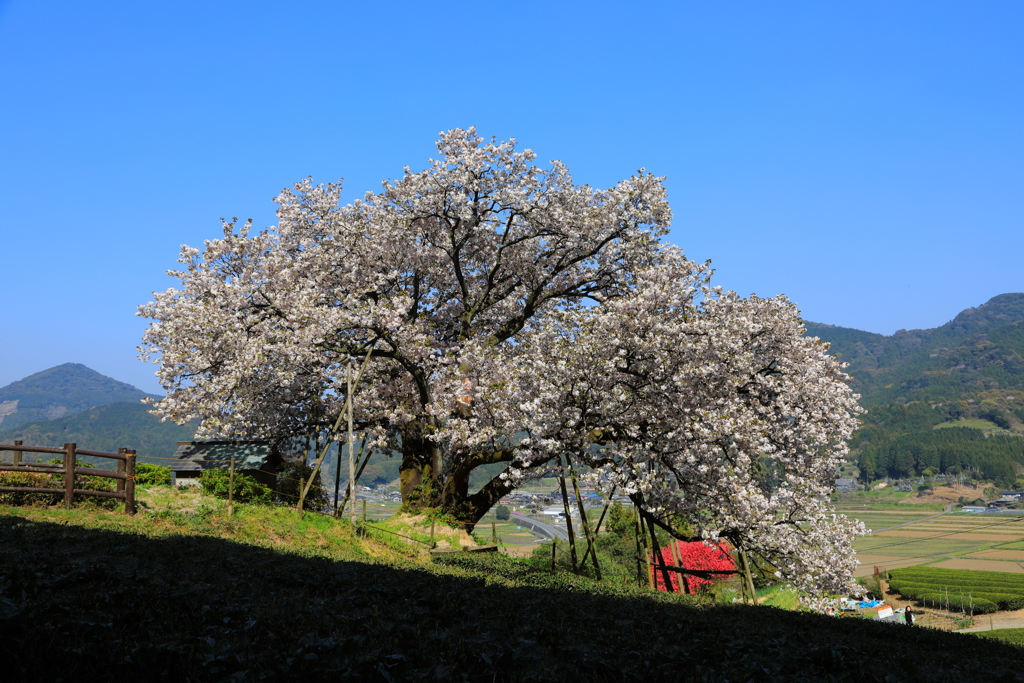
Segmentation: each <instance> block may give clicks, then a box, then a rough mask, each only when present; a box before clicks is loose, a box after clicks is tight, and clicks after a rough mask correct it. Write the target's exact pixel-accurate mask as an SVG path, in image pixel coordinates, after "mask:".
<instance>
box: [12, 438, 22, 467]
mask: <svg viewBox="0 0 1024 683" xmlns="http://www.w3.org/2000/svg"><path fill="white" fill-rule="evenodd" d="M14 445H15V446H20V445H22V444H21V442H20V441H15V442H14ZM14 464H15V465H20V464H21V451H14Z"/></svg>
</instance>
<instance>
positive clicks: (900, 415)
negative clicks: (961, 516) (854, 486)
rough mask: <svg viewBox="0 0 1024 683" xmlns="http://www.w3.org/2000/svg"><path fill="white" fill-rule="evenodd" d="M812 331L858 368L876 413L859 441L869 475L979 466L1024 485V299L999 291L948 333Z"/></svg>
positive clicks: (858, 381) (865, 397)
mask: <svg viewBox="0 0 1024 683" xmlns="http://www.w3.org/2000/svg"><path fill="white" fill-rule="evenodd" d="M806 326H807V333H808V334H809V335H812V336H816V337H819V338H821V339H822V340H824V341H827V342H829V343H830V344H831V352H832V353H833V354H835V355H837V356H838V357H839V359H841V360H843V361H846V362H847V363H849V364H850V365H849V367H848V368H847V372H848V373H850V375H851V376H852V377H853V382H852V385H853V388H854V390H855V391H857V393H859V394H861V405H862V406H863V407H865V408H867V409H868V412H867V413H866V414H865V415H863V416H861V419H862V421H863V423H864V424H863V426H862V427H861V429H860V430H858V432H857V434H856V435H855V436H854V439H853V441H852V442H851V448H852V453H853V456H854V458H856V460H857V463H858V466H859V468H860V471H861V474H862V476H863V477H864V478H866V479H872V478H874V477H883V476H888V477H893V478H900V477H910V476H918V475H920V474H921V473H922V472H924V471H925V470H927V469H931V470H932V471H934V472H956V471H968V470H971V471H975V472H976V473H978V474H979V475H980V476H983V477H984V478H986V479H990V480H994V481H996V482H997V483H999V484H1001V485H1004V486H1016V485H1017V484H1021V485H1024V480H1018V479H1017V477H1018V473H1020V472H1024V438H1021V436H1022V435H1024V294H1021V293H1016V294H1000V295H999V296H996V297H993V298H992V299H990V300H989V301H988V302H986V303H984V304H982V305H981V306H978V307H977V308H968V309H967V310H965V311H962V312H961V313H960V314H959V315H957V316H956V317H955V318H954V319H953V320H951V321H950V322H948V323H946V324H945V325H942V326H941V327H937V328H934V329H930V330H909V331H908V330H899V331H898V332H896V334H894V335H891V336H886V335H881V334H874V333H872V332H864V331H861V330H855V329H850V328H846V327H835V326H833V325H825V324H821V323H813V322H807V323H806ZM938 427H956V429H938V430H937V429H936V428H938Z"/></svg>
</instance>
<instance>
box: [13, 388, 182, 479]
mask: <svg viewBox="0 0 1024 683" xmlns="http://www.w3.org/2000/svg"><path fill="white" fill-rule="evenodd" d="M195 429H196V425H184V426H180V425H176V424H174V423H173V422H170V421H168V422H161V421H160V418H158V417H155V416H153V415H150V414H149V413H148V412H147V406H145V405H143V404H142V403H137V402H121V403H110V404H107V405H103V406H99V407H97V408H92V409H90V410H86V411H85V412H82V413H78V414H77V415H72V416H70V417H63V418H60V419H57V420H47V421H45V422H33V423H29V424H26V425H21V426H20V427H16V428H15V429H9V430H5V431H3V432H0V443H13V442H14V441H15V440H16V439H20V440H21V441H23V442H24V443H26V444H30V445H32V446H52V447H59V446H62V445H64V444H65V443H76V444H78V446H79V447H80V448H85V449H88V450H92V451H107V452H116V451H117V449H118V448H133V449H135V450H136V451H137V452H138V456H139V461H140V462H148V461H150V459H152V458H169V457H171V455H173V454H174V450H175V448H176V447H177V442H178V441H189V440H191V439H192V435H193V433H194V432H195ZM153 462H157V461H155V460H154V461H153ZM161 464H164V465H166V464H167V463H166V462H163V463H161Z"/></svg>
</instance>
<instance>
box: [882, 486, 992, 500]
mask: <svg viewBox="0 0 1024 683" xmlns="http://www.w3.org/2000/svg"><path fill="white" fill-rule="evenodd" d="M984 490H985V487H984V486H959V485H955V484H954V485H952V486H936V487H935V489H934V491H932V492H930V493H928V495H925V496H909V497H907V498H905V499H903V500H902V501H900V505H920V504H921V503H938V504H940V505H946V504H947V503H955V502H957V501H958V500H959V499H960V496H963V497H964V498H966V499H967V500H974V499H975V498H984V497H985V496H984V494H983V493H982V492H983V491H984Z"/></svg>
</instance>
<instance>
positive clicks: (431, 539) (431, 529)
mask: <svg viewBox="0 0 1024 683" xmlns="http://www.w3.org/2000/svg"><path fill="white" fill-rule="evenodd" d="M434 547H435V546H434V520H430V549H431V550H433V549H434Z"/></svg>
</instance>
